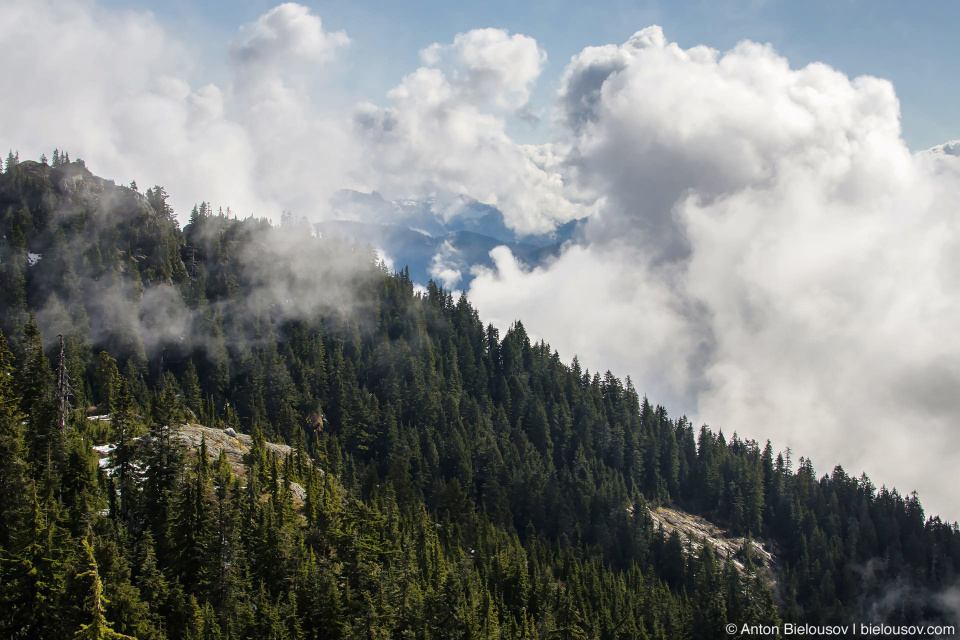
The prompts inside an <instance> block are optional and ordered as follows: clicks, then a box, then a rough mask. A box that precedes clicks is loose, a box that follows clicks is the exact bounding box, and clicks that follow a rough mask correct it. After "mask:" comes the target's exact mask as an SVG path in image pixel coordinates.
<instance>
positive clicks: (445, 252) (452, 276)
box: [429, 240, 463, 290]
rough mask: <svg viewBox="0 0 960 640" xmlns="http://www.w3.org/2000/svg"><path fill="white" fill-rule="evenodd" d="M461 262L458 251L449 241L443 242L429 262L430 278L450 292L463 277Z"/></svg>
mask: <svg viewBox="0 0 960 640" xmlns="http://www.w3.org/2000/svg"><path fill="white" fill-rule="evenodd" d="M462 261H463V258H462V256H461V255H460V251H459V250H458V249H457V248H456V247H455V246H453V243H452V242H451V241H450V240H444V241H443V243H442V244H441V245H440V247H439V249H437V253H436V254H434V256H433V259H432V260H431V261H430V268H429V271H430V277H431V278H433V279H434V280H435V281H436V282H438V283H439V284H440V285H442V286H443V287H444V288H445V289H447V290H452V289H453V288H454V287H455V286H457V283H458V282H460V280H461V278H462V277H463V274H462V272H461V265H460V263H461V262H462Z"/></svg>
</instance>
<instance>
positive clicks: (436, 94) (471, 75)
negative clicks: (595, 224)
mask: <svg viewBox="0 0 960 640" xmlns="http://www.w3.org/2000/svg"><path fill="white" fill-rule="evenodd" d="M421 57H422V59H423V60H424V61H425V62H426V63H427V64H428V66H424V67H421V68H419V69H417V70H416V71H414V72H413V73H411V74H409V75H408V76H406V77H405V78H404V79H403V81H402V82H401V83H400V84H399V85H398V86H397V87H395V88H394V89H392V90H391V91H390V92H389V93H388V95H387V97H388V98H389V100H390V105H389V106H387V107H378V106H375V105H373V104H363V105H360V106H359V107H358V109H357V111H356V114H355V125H356V132H357V135H358V137H359V139H360V140H361V141H362V142H363V144H364V149H365V153H366V155H365V159H364V161H363V162H361V163H360V166H361V167H363V171H362V172H361V173H360V174H358V177H357V180H358V182H360V183H362V184H365V185H367V186H368V188H371V189H373V188H375V189H377V190H378V191H380V192H381V193H383V195H384V196H385V197H387V198H388V199H399V198H418V197H425V196H437V197H439V198H440V199H450V198H454V197H457V196H461V195H465V196H468V197H471V198H474V199H476V200H478V201H480V202H484V203H487V204H492V205H495V206H497V207H499V208H500V209H501V210H502V211H503V213H504V217H505V220H506V223H507V224H508V225H509V226H511V227H512V228H514V229H515V230H517V231H519V232H520V233H535V232H544V231H547V230H550V229H552V228H553V227H554V226H555V225H556V224H557V223H558V222H565V221H567V220H571V219H574V218H578V217H582V216H584V215H586V214H587V213H588V209H587V208H586V207H585V206H584V204H582V202H583V201H585V200H587V198H586V197H585V196H584V194H583V193H578V192H575V191H574V190H572V189H570V188H568V187H567V186H566V185H565V184H564V180H563V177H562V175H563V166H562V165H563V162H564V161H563V160H562V156H563V154H557V153H555V152H554V151H553V149H552V147H550V146H549V145H543V146H541V145H519V144H517V143H515V142H514V141H513V140H512V139H511V138H510V137H509V136H508V135H507V134H506V131H505V120H504V116H503V115H502V113H501V111H502V110H503V109H516V108H520V107H522V106H523V105H524V104H525V103H526V100H527V98H528V97H529V89H530V86H531V85H532V83H533V82H534V81H535V80H536V78H537V76H538V75H539V73H540V70H541V68H542V64H543V63H544V61H545V59H546V57H545V54H543V52H542V51H541V50H540V49H539V48H538V47H537V44H536V42H535V41H534V40H533V39H532V38H529V37H527V36H523V35H514V36H509V35H507V33H506V32H505V31H501V30H498V29H480V30H475V31H470V32H467V33H463V34H459V35H458V36H457V37H456V38H455V39H454V42H453V44H451V45H440V44H434V45H431V46H430V47H428V48H427V49H425V50H424V51H422V52H421ZM484 108H487V109H486V110H485V109H484Z"/></svg>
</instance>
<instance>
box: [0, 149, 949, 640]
mask: <svg viewBox="0 0 960 640" xmlns="http://www.w3.org/2000/svg"><path fill="white" fill-rule="evenodd" d="M55 172H57V173H55ZM66 175H72V176H78V179H79V180H81V181H85V184H88V185H90V186H91V188H93V187H95V188H96V189H101V190H102V193H103V194H105V195H104V196H103V197H102V198H100V199H99V200H97V201H96V202H94V201H93V200H84V198H83V197H82V196H80V195H78V193H68V192H63V191H62V190H61V187H60V186H59V185H60V184H61V182H60V180H59V178H57V177H58V176H66ZM53 178H57V180H56V181H54V179H53ZM167 199H168V196H167V194H166V192H165V191H164V190H163V188H162V187H153V188H151V189H148V190H147V192H146V194H145V195H140V194H139V193H137V192H136V189H135V188H133V189H128V188H126V187H116V186H112V184H111V183H108V182H107V181H100V179H98V178H94V177H93V176H92V175H90V174H89V172H87V171H86V169H85V168H83V167H82V166H80V164H79V163H78V162H77V163H70V162H69V160H68V158H67V156H66V154H65V153H61V152H59V151H55V152H54V154H53V163H52V166H46V165H42V164H39V163H35V162H30V161H25V162H22V163H20V162H19V160H18V158H17V157H16V156H13V155H11V158H8V161H7V163H6V173H4V174H3V176H0V227H2V230H3V232H4V237H5V238H6V239H5V240H4V242H3V243H2V245H0V268H2V269H4V278H3V286H2V287H0V297H2V299H0V329H2V331H3V332H4V333H5V334H6V335H10V336H14V337H15V340H14V341H13V342H14V344H13V348H12V349H10V348H8V347H7V346H6V342H5V341H4V339H3V337H2V335H3V333H0V489H2V492H0V598H2V600H3V601H2V603H0V605H6V606H0V633H2V635H4V636H10V637H71V636H76V637H97V638H106V637H126V636H121V635H118V634H127V635H128V636H131V637H137V638H140V639H141V640H144V639H147V638H151V639H153V638H155V639H160V638H165V637H169V638H174V637H176V638H211V639H212V638H220V639H224V640H227V639H234V638H236V639H240V638H248V637H257V638H291V639H295V638H296V639H299V638H304V639H306V638H338V639H344V640H345V639H347V638H418V639H423V640H426V639H427V638H440V637H442V638H455V637H463V638H485V639H486V638H602V639H611V640H612V639H618V638H675V637H720V636H722V635H724V632H723V630H722V627H723V626H724V625H725V624H726V623H727V622H737V623H738V624H743V623H751V624H777V623H778V622H779V621H780V620H781V619H787V620H791V621H807V622H821V621H835V620H851V619H857V620H860V619H866V617H865V616H867V614H870V613H871V612H873V613H872V615H875V616H879V617H880V618H882V620H883V621H885V622H893V621H907V620H916V619H919V618H920V617H921V616H922V617H923V618H924V619H926V620H931V619H941V620H947V619H948V618H947V616H948V615H949V614H948V612H946V611H944V610H942V609H939V608H937V607H938V606H939V605H937V604H935V601H931V600H930V599H929V598H927V599H924V597H923V594H928V593H932V592H934V591H936V590H937V589H940V588H943V587H944V585H949V584H951V583H952V582H953V581H955V580H956V578H957V576H958V573H960V532H958V530H957V526H956V525H955V524H947V523H943V522H941V521H940V520H939V519H938V518H930V519H927V520H924V514H923V509H922V507H921V505H920V502H919V500H918V499H917V498H916V496H915V495H911V496H908V497H903V496H900V495H899V494H897V493H896V492H890V491H887V490H886V489H880V490H877V489H876V488H875V487H874V486H873V484H872V483H871V482H870V481H869V480H868V479H867V478H866V477H861V478H859V479H857V478H851V477H849V476H847V475H846V474H845V472H844V471H843V470H842V469H840V468H837V469H835V470H834V472H833V473H832V474H830V475H828V476H823V477H822V478H819V479H818V478H817V477H816V475H815V473H814V470H813V466H812V464H811V463H810V461H809V460H805V459H801V460H800V463H799V465H798V468H797V469H796V470H794V469H793V468H792V462H791V460H790V455H789V452H788V453H787V455H786V457H784V456H782V455H780V456H775V455H774V453H773V450H772V448H771V447H770V446H769V444H768V445H767V446H766V447H764V448H763V449H762V450H761V448H760V446H759V445H758V444H757V443H756V442H754V441H744V440H741V439H740V438H739V437H738V436H737V435H736V434H734V435H733V436H732V437H730V438H729V439H727V438H726V437H725V436H724V435H723V434H722V433H713V432H712V431H711V430H710V429H709V428H707V427H703V428H701V429H700V430H699V433H697V434H695V432H694V428H693V425H691V424H690V422H689V421H688V420H687V419H686V418H685V417H683V416H681V417H678V418H671V417H670V416H669V415H668V413H667V411H666V409H665V408H663V407H660V406H655V405H652V404H651V403H650V402H649V401H648V399H647V398H646V397H641V396H640V395H639V394H638V392H637V390H636V389H635V388H634V387H633V385H632V383H631V382H630V381H629V379H628V380H626V381H625V382H622V381H620V380H619V379H617V378H616V377H615V376H613V374H612V373H610V372H607V373H606V374H603V375H601V374H599V373H597V372H594V373H591V372H589V371H584V370H582V369H581V367H580V365H579V363H578V362H577V361H576V360H574V362H573V363H572V364H571V365H570V366H567V365H566V364H564V363H562V362H561V361H560V358H559V356H558V354H557V353H556V352H554V351H553V350H552V349H551V348H550V347H549V346H548V345H547V344H546V343H544V342H540V343H533V344H531V342H530V340H529V337H528V335H527V333H526V330H525V328H524V327H523V325H522V324H521V323H520V322H517V323H516V324H515V325H514V326H512V327H511V328H510V329H509V330H508V331H506V332H505V333H504V335H502V336H501V335H500V333H499V332H498V331H497V330H496V329H495V328H494V327H492V326H487V327H484V326H483V324H482V323H481V322H480V320H479V316H478V314H477V312H476V310H474V309H473V308H472V307H471V306H470V304H469V301H468V300H467V299H466V297H464V296H461V297H460V298H459V299H457V300H454V299H453V297H452V295H451V294H450V293H449V292H447V291H445V290H444V289H442V288H440V287H437V286H436V284H434V283H430V284H429V286H428V287H427V289H426V291H425V293H422V294H420V293H414V287H413V283H412V282H411V281H410V278H409V273H408V272H407V270H406V269H405V270H403V271H401V272H399V273H395V274H389V273H386V271H385V270H384V269H383V268H382V266H380V265H378V264H377V263H376V261H375V257H374V254H373V253H372V252H371V251H369V250H368V249H367V248H364V247H358V246H354V245H350V244H348V243H344V242H343V241H342V240H339V239H336V238H313V237H310V236H309V235H308V234H306V231H305V229H303V228H302V227H301V226H300V225H297V224H294V223H293V219H292V217H289V216H288V218H289V219H288V220H287V223H288V224H286V226H285V228H283V229H274V228H273V227H271V226H270V225H269V223H266V222H265V221H262V220H254V219H248V220H237V219H235V218H233V217H231V216H230V215H229V212H228V213H227V214H223V213H219V212H218V213H215V212H214V211H213V209H212V207H210V206H209V205H208V204H207V203H201V204H200V205H198V206H197V207H196V208H195V209H194V210H193V211H192V212H191V215H190V222H189V224H188V225H187V226H186V227H185V228H184V229H183V230H181V229H180V228H179V227H178V225H177V222H176V219H175V217H174V216H173V212H172V210H171V209H170V207H169V205H168V204H167ZM273 243H279V244H283V243H289V244H290V246H291V247H293V246H296V247H298V249H297V251H302V252H303V253H306V254H307V255H308V256H310V258H311V259H313V260H315V262H311V263H309V264H310V265H312V267H311V268H310V269H299V268H298V269H294V268H292V267H291V266H290V265H289V264H287V262H285V261H288V256H284V255H281V254H277V255H276V256H271V257H270V259H269V260H261V259H259V257H258V255H259V254H260V253H262V252H263V250H264V247H266V246H267V245H270V244H273ZM28 250H29V251H30V252H34V253H39V254H42V255H43V258H42V259H41V260H40V261H39V262H37V263H36V264H34V265H33V266H30V265H28V263H27V260H26V254H27V252H28ZM291 251H293V250H292V249H291ZM344 265H349V267H344ZM300 266H302V265H300ZM335 267H336V268H335ZM71 274H72V275H71ZM7 276H9V278H8V277H7ZM11 283H12V284H11ZM281 285H282V286H283V287H284V288H286V290H288V291H292V292H296V293H299V294H300V295H301V296H302V297H307V296H314V295H316V296H320V295H322V296H325V298H324V299H323V300H319V301H317V304H314V305H308V307H309V309H308V311H306V312H304V311H303V309H302V308H301V307H299V306H297V304H294V302H293V301H288V302H284V301H283V300H280V301H279V304H273V303H264V302H263V298H262V297H261V295H260V294H262V293H263V291H264V290H265V288H267V289H271V288H276V287H279V286H281ZM271 290H272V289H271ZM157 299H159V300H161V301H163V303H164V304H165V305H167V306H168V307H170V308H175V309H179V310H181V311H182V315H183V318H181V320H183V324H182V326H183V327H185V328H184V332H185V333H184V334H182V335H178V336H172V337H171V336H170V334H169V332H168V331H166V330H165V327H164V326H162V325H161V323H162V322H163V320H162V319H157V318H155V317H152V316H151V315H150V314H148V313H146V311H145V307H144V300H147V301H150V300H157ZM297 302H298V303H299V302H300V301H297ZM58 305H59V306H58ZM39 309H44V310H45V311H46V313H45V314H43V315H41V314H38V317H41V318H48V317H51V310H54V311H56V312H57V313H56V314H55V315H56V317H57V318H59V319H60V320H59V321H62V322H63V323H65V324H66V325H69V326H70V327H71V330H70V331H69V332H65V336H66V338H65V345H67V347H68V352H69V353H68V356H69V358H68V368H69V371H70V374H71V377H72V379H73V384H74V386H75V388H76V389H78V397H82V398H85V399H87V400H89V401H90V402H92V403H95V404H96V409H97V413H98V414H109V418H108V419H102V420H97V421H96V422H94V421H93V420H87V419H85V418H86V416H85V415H84V412H83V407H78V409H77V410H76V411H74V414H73V416H72V418H71V421H70V425H71V426H70V429H68V430H67V432H66V433H61V432H60V431H59V429H58V428H56V427H55V425H56V420H55V418H56V414H55V411H54V408H55V403H54V399H55V398H54V391H55V390H54V385H53V379H52V374H51V371H50V360H49V356H50V354H49V353H48V352H46V351H45V349H44V345H43V336H42V335H41V328H40V326H39V325H38V324H37V322H36V321H35V320H33V319H32V316H31V315H30V312H31V311H37V310H39ZM152 309H153V311H154V312H156V311H157V307H153V308H152ZM121 320H122V321H121ZM91 326H93V327H96V330H95V331H94V330H92V329H91ZM13 353H16V356H14V355H13ZM186 421H191V422H193V421H200V422H202V423H204V424H206V425H207V426H209V427H213V428H227V427H229V428H232V429H234V430H236V431H238V432H242V433H248V434H250V436H251V439H250V441H249V442H250V448H249V452H248V453H247V455H246V456H245V459H244V461H243V465H242V466H236V467H235V466H233V465H234V464H235V462H234V463H231V460H230V459H228V457H227V455H226V454H225V453H224V452H223V451H222V450H221V451H220V452H219V454H218V455H216V456H212V457H211V458H210V459H208V455H209V453H208V451H207V446H208V444H209V443H208V442H207V441H206V440H204V441H203V443H202V445H201V446H200V447H199V448H198V449H197V450H193V451H188V450H187V449H186V448H185V447H184V446H183V443H182V440H181V438H180V436H179V429H180V426H181V425H182V424H183V423H184V422H186ZM107 425H109V426H107ZM101 437H104V438H109V440H110V443H111V445H112V451H111V453H110V454H109V456H108V460H101V461H100V462H101V463H104V464H103V466H101V465H99V464H98V460H97V458H98V456H97V455H96V454H95V453H94V452H93V450H92V449H91V446H92V445H93V444H100V441H99V440H98V438H101ZM272 441H285V442H287V443H288V444H290V445H292V447H293V449H292V451H291V453H289V454H286V455H279V454H278V453H277V452H276V451H275V449H274V448H272V447H271V446H270V445H269V444H268V442H272ZM294 483H296V484H297V485H299V486H300V488H302V489H303V492H302V493H299V492H296V493H295V492H294V489H296V487H295V486H294ZM295 496H302V498H303V499H302V500H301V499H300V498H299V497H295ZM660 504H671V505H674V506H677V507H679V508H683V509H686V510H688V511H693V512H697V513H699V514H701V515H703V516H706V517H708V518H710V519H712V520H714V521H715V522H718V523H720V524H722V525H725V526H727V527H728V528H729V529H730V530H731V531H732V532H733V533H734V534H737V535H743V536H748V537H759V538H762V539H763V540H764V541H765V542H766V544H767V546H768V548H770V549H772V550H773V552H774V553H775V555H776V557H777V559H778V561H779V563H780V564H779V569H778V571H777V572H776V573H775V574H772V573H770V572H769V571H768V570H767V569H764V568H761V564H760V562H759V559H758V558H757V557H756V556H755V555H751V554H753V553H754V552H752V551H751V549H752V547H750V546H745V547H744V551H743V553H742V554H740V556H738V558H737V560H738V561H739V562H741V563H742V564H743V567H744V568H743V569H740V568H737V567H736V566H734V564H733V562H732V561H731V560H730V559H723V558H722V557H721V556H720V555H719V554H718V553H716V552H715V551H714V550H713V549H712V548H711V547H710V546H709V545H708V544H701V542H700V541H690V540H686V539H684V538H683V537H681V536H680V535H677V534H675V533H674V534H671V535H667V534H666V532H664V531H663V530H661V529H655V528H654V526H653V521H652V519H651V516H650V513H649V510H648V505H652V506H657V505H660ZM867 566H869V567H870V568H871V572H872V575H873V576H874V578H875V580H874V581H873V582H866V581H864V580H862V579H860V576H861V572H862V570H863V567H867ZM772 579H776V580H777V589H776V594H777V595H776V597H775V596H774V591H773V590H772V589H771V584H770V580H772ZM890 584H897V585H898V589H900V592H904V593H907V594H908V596H907V597H905V598H904V599H902V600H901V601H900V602H898V606H897V608H895V609H892V610H890V611H881V610H879V609H870V607H871V606H872V605H873V604H874V603H877V602H880V601H881V597H880V596H881V595H882V594H883V592H884V589H885V587H886V586H887V585H890ZM909 594H915V595H909ZM931 602H934V604H931ZM858 607H863V608H862V609H858ZM878 611H879V613H877V612H878ZM857 616H860V617H857ZM108 620H109V621H112V622H113V624H112V625H111V624H110V623H108ZM114 629H115V631H114ZM111 634H113V635H111Z"/></svg>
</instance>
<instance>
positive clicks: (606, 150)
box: [470, 27, 960, 518]
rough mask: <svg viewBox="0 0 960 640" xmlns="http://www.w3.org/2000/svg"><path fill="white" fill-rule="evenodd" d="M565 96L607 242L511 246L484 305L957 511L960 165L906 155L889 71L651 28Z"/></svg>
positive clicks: (662, 397)
mask: <svg viewBox="0 0 960 640" xmlns="http://www.w3.org/2000/svg"><path fill="white" fill-rule="evenodd" d="M558 105H559V107H560V109H561V114H560V118H559V120H560V121H561V122H564V123H565V124H566V126H568V127H569V129H570V132H571V136H572V140H573V147H574V150H573V156H572V157H575V158H577V168H578V170H579V176H580V177H581V179H582V180H583V181H584V183H585V184H586V185H587V186H588V187H590V188H593V189H596V190H598V191H602V192H603V193H604V194H605V200H604V201H603V205H602V207H601V208H600V210H599V212H598V215H596V216H595V217H593V218H591V219H590V221H589V223H588V225H587V236H588V238H589V240H590V242H591V244H590V245H589V246H588V247H586V248H581V247H574V248H571V249H569V250H568V251H566V252H565V253H564V254H563V255H562V256H561V257H560V258H559V259H558V260H557V261H556V262H555V263H553V264H552V265H550V266H549V267H548V268H545V269H538V270H534V271H530V272H528V271H524V270H521V269H518V268H517V267H516V265H515V264H514V263H513V262H512V261H511V259H510V258H509V256H505V255H498V256H497V266H498V271H497V272H496V273H485V274H482V275H481V276H479V277H478V278H477V279H475V280H474V283H473V287H472V288H471V291H470V295H471V297H472V298H473V299H474V300H475V301H476V302H477V304H478V306H479V308H480V309H481V313H482V314H483V315H484V316H486V317H488V318H490V319H493V320H496V321H497V322H498V323H499V324H501V325H506V324H508V323H509V322H510V321H511V320H513V319H514V318H515V317H520V318H523V319H524V324H525V326H526V327H527V329H528V331H531V332H536V333H537V334H538V335H542V336H544V337H545V338H546V339H547V340H549V341H552V342H553V343H554V344H555V345H556V346H558V347H560V348H561V353H563V354H564V355H565V357H571V356H572V355H573V353H575V352H576V353H579V354H580V357H581V361H582V362H583V363H584V364H585V365H587V366H590V367H592V368H602V369H606V368H616V369H615V371H616V372H617V373H619V374H621V375H622V374H631V375H632V376H633V377H634V381H635V382H636V384H637V386H638V388H640V389H644V390H647V391H649V392H650V393H651V396H652V398H653V399H654V400H655V401H662V402H665V404H666V405H667V406H668V408H672V409H673V410H674V412H676V413H679V412H688V413H695V414H696V416H697V418H698V419H701V420H703V421H706V422H709V423H710V424H712V425H713V426H714V427H721V428H723V430H724V431H725V433H727V434H729V433H731V432H732V431H734V430H736V431H738V432H739V433H740V434H741V435H744V436H747V437H755V438H766V437H770V438H772V439H773V440H774V443H775V444H776V445H777V446H781V447H783V446H787V445H790V446H792V447H793V448H794V450H795V451H796V452H797V455H807V456H812V458H813V461H814V463H815V464H817V466H818V469H819V470H820V471H822V472H823V471H829V470H830V469H831V468H832V467H833V465H834V464H837V463H842V464H843V465H844V466H845V468H846V469H847V470H848V471H851V472H857V471H859V470H860V469H865V470H867V472H868V473H869V474H870V475H871V476H872V477H874V478H875V480H876V481H878V482H881V483H886V484H887V485H896V486H897V487H898V488H899V489H900V490H901V491H909V490H912V489H917V490H919V491H920V493H921V498H922V499H923V500H924V503H925V504H926V505H927V507H928V508H930V509H931V510H932V511H937V512H941V513H944V514H945V515H947V516H948V517H951V518H956V517H957V516H958V515H960V514H958V513H957V512H956V508H955V505H956V499H957V497H958V496H957V495H956V490H955V489H954V488H953V485H954V484H955V483H953V482H952V470H953V469H955V468H956V467H957V465H958V463H960V453H958V451H960V446H958V445H960V429H958V427H957V424H956V415H958V413H960V401H958V400H957V397H958V395H957V394H956V392H955V389H956V388H957V384H960V366H958V365H957V364H956V363H957V362H960V338H958V337H956V332H955V331H953V330H952V327H953V325H954V324H955V318H956V317H958V315H960V260H958V259H957V258H956V256H957V255H960V254H958V252H957V249H958V248H960V229H958V224H957V222H956V216H955V212H956V211H958V210H960V161H957V159H956V158H955V157H953V156H950V155H947V154H946V153H943V152H942V151H941V152H939V153H937V152H931V153H922V154H917V155H911V154H910V152H909V151H908V150H907V148H906V146H905V144H904V142H903V140H902V139H901V137H900V126H899V105H898V102H897V99H896V96H895V93H894V91H893V88H892V86H891V85H890V84H889V83H888V82H886V81H883V80H879V79H876V78H869V77H863V78H856V79H853V80H851V79H849V78H847V77H846V76H845V75H843V74H842V73H840V72H838V71H836V70H834V69H831V68H829V67H827V66H826V65H822V64H812V65H809V66H807V67H804V68H802V69H791V68H790V67H789V64H788V62H787V61H786V60H785V59H784V58H782V57H780V56H779V55H777V54H776V52H775V51H774V50H773V49H772V48H771V47H769V46H765V45H758V44H755V43H750V42H744V43H741V44H740V45H737V46H736V47H735V48H734V49H732V50H731V51H728V52H726V53H724V54H721V53H719V52H717V51H713V50H710V49H707V48H704V47H695V48H693V49H687V50H684V49H681V48H680V47H678V46H677V45H675V44H672V43H668V42H667V41H666V39H665V38H664V37H663V34H662V32H661V30H660V29H659V28H658V27H651V28H648V29H645V30H643V31H641V32H638V33H637V34H636V35H635V36H634V37H633V38H631V40H630V41H629V42H627V43H626V44H624V45H623V46H620V47H613V46H606V47H596V48H590V49H586V50H584V51H583V52H582V53H581V54H580V55H579V56H577V57H575V58H574V59H573V61H572V62H571V64H570V66H569V67H568V69H567V70H566V73H565V76H564V81H563V86H562V88H561V91H560V95H559V101H558Z"/></svg>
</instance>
